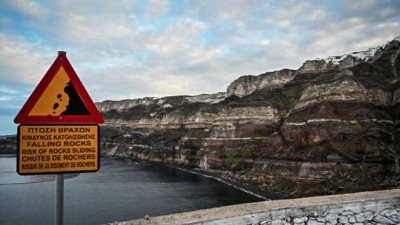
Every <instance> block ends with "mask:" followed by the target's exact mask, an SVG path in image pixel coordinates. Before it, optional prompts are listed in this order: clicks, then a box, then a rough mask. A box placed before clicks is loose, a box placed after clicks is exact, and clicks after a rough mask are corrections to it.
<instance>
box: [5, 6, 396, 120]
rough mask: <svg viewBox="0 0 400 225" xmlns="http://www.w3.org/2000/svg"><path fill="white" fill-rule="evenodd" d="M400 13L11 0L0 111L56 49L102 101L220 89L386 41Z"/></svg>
mask: <svg viewBox="0 0 400 225" xmlns="http://www.w3.org/2000/svg"><path fill="white" fill-rule="evenodd" d="M399 11H400V2H399V1H396V0H387V1H377V0H366V1H357V0H349V1H341V0H337V1H316V0H305V1H297V0H285V1H280V0H271V1H260V0H231V1H224V0H213V1H208V0H207V1H180V0H163V1H158V0H148V1H141V0H140V1H139V0H136V1H135V0H132V1H130V0H129V1H128V0H116V1H103V0H86V1H79V0H68V1H37V0H4V1H2V4H0V26H1V27H2V29H1V30H0V84H1V85H2V86H0V107H2V108H0V111H2V110H3V108H4V107H5V108H6V107H7V105H8V106H11V105H13V106H12V107H18V106H19V105H22V104H23V102H24V100H25V99H26V98H27V97H28V96H29V94H30V93H31V91H32V90H33V88H34V87H35V85H37V84H38V82H39V81H40V79H41V78H42V77H43V75H44V74H45V73H46V71H47V70H48V68H49V67H50V65H51V63H52V62H53V61H54V59H55V58H56V56H57V51H58V50H64V51H67V57H68V59H69V60H70V62H71V63H72V65H73V67H74V68H75V70H76V72H77V74H78V76H79V78H80V79H81V81H82V82H83V84H84V85H85V87H86V89H87V90H88V92H89V94H90V96H91V97H92V99H93V100H94V101H103V100H106V99H111V100H119V99H127V98H141V97H146V96H156V97H162V96H166V95H194V94H201V93H215V92H218V91H225V89H226V87H227V86H228V85H229V84H230V83H231V82H232V81H234V80H235V79H237V78H238V77H240V76H242V75H248V74H252V75H258V74H261V73H264V72H267V71H273V70H278V69H282V68H292V69H297V68H298V67H300V66H301V64H302V63H303V62H304V61H305V60H307V59H314V58H322V57H327V56H331V55H341V54H344V53H348V52H352V51H359V50H364V49H367V48H369V47H374V46H376V45H381V44H385V43H386V42H387V41H388V40H390V39H391V38H394V37H396V36H399V30H400V23H399V22H400V14H399V13H398V12H399ZM10 91H11V92H10ZM24 98H25V99H24ZM11 110H12V109H11ZM9 112H10V111H7V110H4V113H5V114H7V115H8V114H9ZM0 114H1V112H0Z"/></svg>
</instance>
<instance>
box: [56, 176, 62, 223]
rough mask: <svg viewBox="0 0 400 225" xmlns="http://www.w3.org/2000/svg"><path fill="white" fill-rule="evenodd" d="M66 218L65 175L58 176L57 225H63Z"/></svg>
mask: <svg viewBox="0 0 400 225" xmlns="http://www.w3.org/2000/svg"><path fill="white" fill-rule="evenodd" d="M63 217H64V174H62V173H61V174H56V211H55V214H54V221H55V225H63Z"/></svg>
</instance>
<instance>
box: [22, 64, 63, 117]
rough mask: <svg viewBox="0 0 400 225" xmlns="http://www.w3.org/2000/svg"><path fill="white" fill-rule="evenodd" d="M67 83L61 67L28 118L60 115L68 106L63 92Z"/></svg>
mask: <svg viewBox="0 0 400 225" xmlns="http://www.w3.org/2000/svg"><path fill="white" fill-rule="evenodd" d="M69 81H70V79H69V77H68V75H67V73H66V72H65V70H64V68H63V67H61V68H60V69H59V70H58V72H57V74H56V75H55V77H54V78H53V79H52V80H51V82H50V83H49V85H48V86H47V88H46V90H45V91H44V92H43V94H42V96H40V98H39V99H38V101H37V102H36V104H35V106H34V107H33V108H32V110H31V112H30V113H29V116H59V115H61V113H62V112H64V111H65V110H66V109H67V106H68V104H69V96H68V94H67V93H66V92H65V91H64V89H65V88H66V87H67V85H68V84H69Z"/></svg>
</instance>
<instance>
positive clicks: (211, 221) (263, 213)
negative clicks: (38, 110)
mask: <svg viewBox="0 0 400 225" xmlns="http://www.w3.org/2000/svg"><path fill="white" fill-rule="evenodd" d="M144 217H145V216H144ZM113 224H115V225H156V224H157V225H161V224H163V225H173V224H191V225H194V224H202V225H217V224H218V225H221V224H230V225H242V224H246V225H250V224H251V225H269V224H274V225H278V224H279V225H280V224H282V225H289V224H294V225H322V224H355V225H367V224H371V225H372V224H400V189H393V190H386V191H375V192H363V193H356V194H346V195H332V196H321V197H311V198H299V199H290V200H275V201H264V202H256V203H247V204H240V205H233V206H226V207H219V208H213V209H206V210H198V211H193V212H187V213H180V214H173V215H166V216H160V217H154V218H152V217H149V216H146V218H144V219H140V220H134V221H127V222H115V223H113Z"/></svg>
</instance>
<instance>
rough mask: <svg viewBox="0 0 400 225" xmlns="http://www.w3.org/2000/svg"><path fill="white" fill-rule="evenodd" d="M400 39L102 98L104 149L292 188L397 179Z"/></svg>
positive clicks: (325, 189)
mask: <svg viewBox="0 0 400 225" xmlns="http://www.w3.org/2000/svg"><path fill="white" fill-rule="evenodd" d="M399 72H400V40H399V38H397V39H395V40H393V41H391V42H389V43H388V44H386V45H385V46H381V47H377V48H373V49H369V50H367V51H364V52H353V53H351V54H347V55H345V56H337V57H329V58H327V59H316V60H309V61H306V62H305V63H304V64H303V65H302V66H301V67H300V68H299V69H298V70H289V69H283V70H280V71H275V72H268V73H265V74H261V75H258V76H243V77H240V78H238V79H237V80H235V81H233V82H232V83H231V84H230V85H229V86H228V88H227V92H226V93H225V92H221V93H217V94H211V95H199V96H173V97H165V98H143V99H133V100H122V101H105V102H101V103H97V106H98V108H99V109H100V111H101V112H102V113H103V115H104V117H105V119H106V123H105V124H104V125H103V126H102V129H101V132H102V136H101V139H102V151H103V154H106V155H113V156H119V157H127V158H133V159H138V160H146V161H152V162H161V163H170V164H175V165H181V166H188V167H195V168H199V169H201V170H206V171H208V172H214V173H219V174H224V175H227V176H231V177H234V178H236V179H239V180H242V181H248V182H252V183H254V184H257V185H258V186H260V187H263V188H265V189H268V190H272V191H279V192H284V193H286V194H288V196H292V197H293V196H307V195H315V194H328V193H336V192H352V191H358V190H371V189H381V188H389V187H393V186H397V185H398V184H397V182H398V178H399V176H398V175H399V172H400V167H399V157H400V145H399V144H400V132H399V113H400V77H399Z"/></svg>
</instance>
